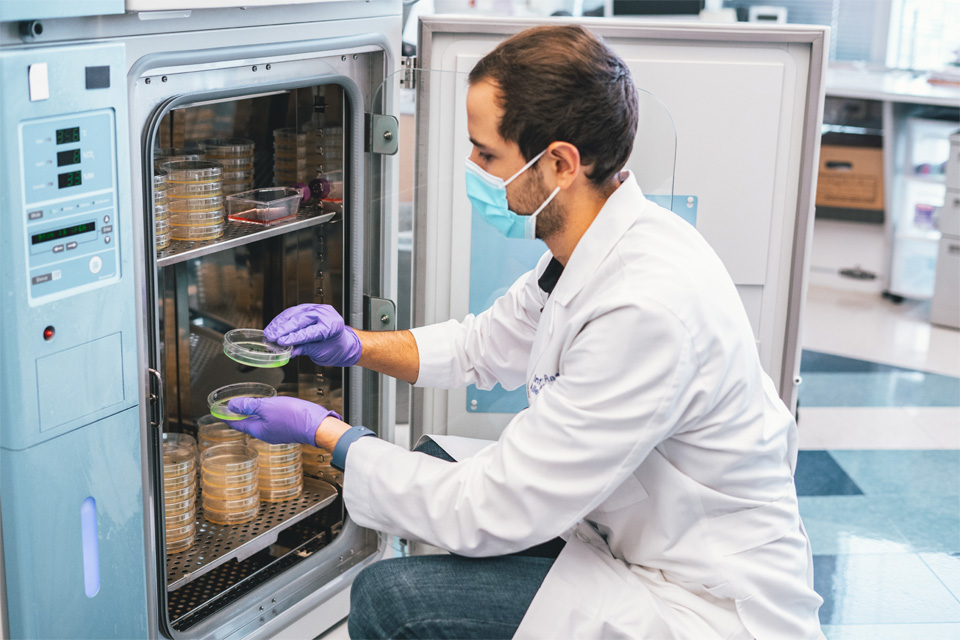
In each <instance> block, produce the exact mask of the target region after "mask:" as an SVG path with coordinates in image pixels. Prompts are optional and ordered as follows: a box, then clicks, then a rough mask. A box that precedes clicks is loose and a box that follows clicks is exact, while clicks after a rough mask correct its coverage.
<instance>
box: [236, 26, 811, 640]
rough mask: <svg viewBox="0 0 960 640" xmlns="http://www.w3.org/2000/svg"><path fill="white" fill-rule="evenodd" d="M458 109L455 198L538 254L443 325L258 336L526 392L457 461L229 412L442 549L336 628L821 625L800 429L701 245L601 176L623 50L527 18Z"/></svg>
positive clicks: (727, 630)
mask: <svg viewBox="0 0 960 640" xmlns="http://www.w3.org/2000/svg"><path fill="white" fill-rule="evenodd" d="M467 116H468V129H469V133H470V140H471V142H472V143H473V151H472V153H471V155H470V158H469V160H468V162H467V190H468V195H469V197H470V200H471V202H472V203H473V206H474V210H475V211H477V212H478V213H479V214H480V215H482V216H484V217H485V218H486V219H487V220H488V221H489V222H491V224H493V225H494V226H496V227H497V228H498V229H500V230H501V231H502V232H504V233H505V234H506V235H508V236H511V237H530V236H532V235H533V233H534V231H535V233H536V235H537V237H540V238H542V239H543V241H544V242H545V243H546V245H547V247H548V249H549V252H548V253H547V254H545V255H544V256H543V258H542V259H541V260H540V263H539V264H538V265H537V267H536V269H534V270H533V271H531V272H530V273H528V274H526V275H524V276H522V277H521V278H520V279H519V280H518V281H517V282H516V283H515V284H514V285H513V286H512V287H511V289H510V290H509V291H508V292H507V293H506V294H505V295H504V296H503V297H501V298H500V299H498V300H497V301H496V302H495V303H494V305H493V306H492V308H491V309H489V310H488V311H486V312H484V313H482V314H480V315H478V316H476V317H473V316H468V317H467V318H465V319H464V320H463V321H462V322H457V321H453V320H451V321H449V322H446V323H441V324H438V325H433V326H429V327H423V328H419V329H414V330H413V331H410V332H407V331H403V332H392V333H366V332H358V331H354V330H352V329H350V328H346V327H344V326H343V321H342V319H341V318H340V317H339V316H338V315H337V314H336V313H335V312H334V311H333V310H332V309H331V308H329V307H324V306H320V305H300V306H298V307H294V308H292V309H288V310H286V311H284V312H283V313H282V314H280V316H278V317H277V318H276V319H274V321H273V322H271V323H270V325H269V326H268V327H267V329H266V333H267V334H268V337H271V338H272V339H276V340H277V341H278V342H279V343H281V344H295V345H297V346H296V348H295V351H294V354H296V355H308V356H310V357H311V358H312V359H313V360H314V361H315V362H317V363H320V364H324V365H332V366H351V365H353V364H359V365H360V366H364V367H368V368H370V369H374V370H376V371H380V372H383V373H386V374H388V375H392V376H395V377H397V378H400V379H403V380H407V381H410V382H414V383H416V384H418V385H422V386H436V387H455V386H462V385H466V384H476V385H478V386H479V387H481V388H490V387H491V386H493V385H494V384H495V383H496V382H500V383H502V384H503V386H504V387H506V388H513V387H517V386H519V385H520V384H524V383H525V384H526V390H527V398H528V401H529V408H528V409H526V410H524V411H522V412H521V413H519V414H518V415H517V416H515V417H514V419H513V420H512V421H511V422H510V424H509V425H508V426H507V428H506V429H505V431H504V432H503V434H502V435H501V437H500V439H499V441H498V442H496V443H494V444H491V445H489V446H487V447H486V448H484V449H482V450H480V451H479V452H477V453H476V454H475V455H473V456H471V457H468V458H466V459H463V460H461V461H459V462H456V463H451V462H448V461H445V460H441V459H438V458H437V457H431V456H428V455H423V454H422V453H418V452H409V451H405V450H403V449H402V448H400V447H397V446H394V445H392V444H390V443H387V442H384V441H381V440H378V439H377V438H374V437H363V436H364V435H365V434H364V431H363V430H362V428H358V427H352V428H351V427H350V426H349V425H347V424H345V423H344V422H342V421H341V420H339V419H338V417H337V416H335V414H334V415H331V412H329V411H328V410H326V409H324V408H322V407H318V406H317V405H314V404H311V403H309V402H306V401H302V400H297V399H292V398H275V399H271V400H250V399H248V400H235V401H231V403H230V408H231V409H232V410H235V411H239V412H241V413H245V414H250V415H251V416H252V417H250V418H247V419H246V420H244V421H241V422H239V423H236V424H237V425H238V428H241V429H243V430H245V431H248V432H249V433H252V434H254V435H256V436H257V437H260V438H264V439H266V440H268V441H300V442H308V443H316V444H318V445H319V446H322V447H325V448H327V449H331V450H333V451H334V456H333V457H334V464H335V465H340V466H342V467H343V468H344V470H345V471H344V500H345V503H346V506H347V509H348V511H349V512H350V515H351V517H352V518H353V519H354V520H355V521H356V522H357V523H358V524H360V525H362V526H366V527H372V528H376V529H380V530H383V531H387V532H390V533H394V534H397V535H400V536H403V537H407V538H411V539H417V540H422V541H425V542H428V543H430V544H433V545H436V546H438V547H442V548H444V549H447V550H449V551H450V552H451V554H453V555H444V556H429V557H417V558H403V559H397V560H389V561H385V562H380V563H376V564H374V565H372V566H371V567H369V568H367V569H365V570H364V571H363V572H362V573H361V574H360V575H359V577H358V579H357V581H356V583H355V585H354V588H353V593H352V611H351V616H350V632H351V635H352V636H354V637H421V638H422V637H456V638H465V637H482V638H493V637H511V636H514V635H516V636H536V637H544V638H562V637H577V638H587V637H603V638H610V637H635V638H691V639H696V640H703V639H705V638H815V637H817V636H818V635H819V623H818V619H817V609H818V607H819V606H820V603H821V602H822V600H821V599H820V597H819V596H818V595H817V594H816V593H815V592H814V591H813V588H812V573H811V571H812V566H811V556H810V546H809V543H808V540H807V537H806V534H805V533H804V531H803V528H802V525H801V523H800V518H799V514H798V511H797V498H796V491H795V488H794V483H793V467H794V464H795V461H796V440H797V432H796V425H795V423H794V422H793V419H792V417H791V415H790V413H789V411H788V410H787V409H786V407H785V406H784V405H783V404H782V402H781V401H780V400H779V398H778V397H777V394H776V391H775V390H774V387H773V384H772V382H771V381H770V379H769V378H768V377H767V375H766V374H765V373H764V372H763V370H762V369H761V366H760V362H759V358H758V355H757V350H756V344H755V342H754V337H753V332H752V330H751V328H750V324H749V321H748V319H747V316H746V314H745V312H744V310H743V307H742V304H741V302H740V299H739V297H738V295H737V292H736V288H735V287H734V284H733V282H732V281H731V279H730V277H729V276H728V275H727V273H726V271H725V270H724V268H723V265H722V264H721V262H720V260H719V258H718V257H717V256H716V255H715V254H714V252H713V251H712V250H711V249H710V247H709V246H708V245H707V244H706V242H705V241H704V240H703V239H702V238H701V237H700V235H699V234H698V233H697V232H696V230H695V229H693V227H691V226H690V225H688V224H687V223H686V222H684V221H683V220H681V219H680V218H679V217H677V216H675V215H674V214H673V213H671V212H670V211H667V210H665V209H662V208H659V207H657V206H656V205H654V204H652V203H651V202H649V201H647V200H646V199H645V198H644V197H643V194H642V193H641V192H640V189H639V187H638V186H637V184H636V181H635V179H634V177H633V176H631V175H630V174H629V173H626V172H621V171H620V169H621V168H622V167H623V166H624V164H625V163H626V161H627V158H628V157H629V155H630V151H631V146H632V141H633V139H634V136H635V132H636V126H637V93H636V89H635V87H634V85H633V81H632V79H631V76H630V73H629V71H628V69H627V67H626V65H625V63H624V62H623V61H622V60H620V59H619V58H618V57H617V56H616V55H615V54H613V53H612V52H611V51H610V50H609V49H608V48H607V47H606V46H604V45H603V44H602V43H600V42H599V41H598V40H597V39H596V38H594V37H593V36H591V35H590V34H589V33H588V32H586V31H585V30H583V29H582V28H580V27H576V26H559V27H541V28H537V29H531V30H529V31H525V32H523V33H521V34H519V35H517V36H515V37H513V38H511V39H510V40H507V41H506V42H504V43H502V44H501V45H500V46H499V47H497V48H496V49H495V50H494V51H493V52H491V53H490V54H488V55H487V56H486V57H484V58H483V59H482V60H481V61H480V62H479V63H478V64H477V66H476V67H475V68H474V69H473V71H472V72H471V74H470V87H469V92H468V95H467ZM518 214H519V215H518ZM318 427H319V428H318ZM347 452H349V454H348V453H347ZM433 453H434V455H437V456H441V457H442V456H443V452H442V451H437V450H435V451H434V452H433ZM557 536H560V537H561V538H562V540H564V541H565V543H564V542H561V544H562V545H563V546H562V550H560V551H559V555H557V554H556V552H553V553H551V552H550V550H549V549H546V548H545V547H543V546H542V545H543V543H546V542H548V541H550V540H552V539H554V538H555V537H557ZM531 549H533V551H530V550H531ZM554 556H555V557H554Z"/></svg>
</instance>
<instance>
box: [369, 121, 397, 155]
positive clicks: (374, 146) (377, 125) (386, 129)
mask: <svg viewBox="0 0 960 640" xmlns="http://www.w3.org/2000/svg"><path fill="white" fill-rule="evenodd" d="M399 148H400V123H399V122H398V121H397V119H396V118H394V117H393V116H388V115H380V114H376V113H368V114H367V151H369V152H370V153H378V154H380V155H385V156H392V155H394V154H396V153H397V150H398V149H399Z"/></svg>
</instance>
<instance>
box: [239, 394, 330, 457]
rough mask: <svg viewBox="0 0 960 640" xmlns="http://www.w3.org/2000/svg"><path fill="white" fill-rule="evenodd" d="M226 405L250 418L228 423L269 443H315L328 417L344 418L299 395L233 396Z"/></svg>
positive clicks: (315, 444)
mask: <svg viewBox="0 0 960 640" xmlns="http://www.w3.org/2000/svg"><path fill="white" fill-rule="evenodd" d="M227 408H229V409H230V411H232V412H234V413H240V414H243V415H245V416H250V417H249V418H244V419H243V420H235V421H233V422H231V423H230V426H231V427H233V428H234V429H236V430H237V431H243V432H244V433H249V434H250V435H251V436H253V437H254V438H257V439H259V440H263V441H264V442H269V443H270V444H287V443H290V442H299V443H300V444H308V445H310V446H311V447H315V446H317V441H316V437H317V428H318V427H319V426H320V423H321V422H323V420H324V418H326V417H327V416H333V417H334V418H337V419H338V420H343V418H341V417H340V414H338V413H337V412H336V411H331V410H330V409H327V408H326V407H322V406H320V405H319V404H314V403H312V402H307V401H306V400H301V399H300V398H290V397H287V396H279V397H276V398H233V399H232V400H230V402H228V403H227Z"/></svg>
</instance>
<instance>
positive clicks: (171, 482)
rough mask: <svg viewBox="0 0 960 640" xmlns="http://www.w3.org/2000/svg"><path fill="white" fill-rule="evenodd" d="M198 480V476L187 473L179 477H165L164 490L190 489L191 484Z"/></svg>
mask: <svg viewBox="0 0 960 640" xmlns="http://www.w3.org/2000/svg"><path fill="white" fill-rule="evenodd" d="M196 479H197V476H196V474H194V473H185V474H183V475H179V476H168V477H164V479H163V490H164V491H173V490H174V489H182V488H183V487H188V486H190V484H191V483H193V482H196Z"/></svg>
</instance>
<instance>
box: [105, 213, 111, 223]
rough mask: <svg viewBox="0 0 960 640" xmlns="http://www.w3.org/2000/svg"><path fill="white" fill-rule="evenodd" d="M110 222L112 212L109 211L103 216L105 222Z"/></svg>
mask: <svg viewBox="0 0 960 640" xmlns="http://www.w3.org/2000/svg"><path fill="white" fill-rule="evenodd" d="M109 222H110V214H109V213H108V214H107V215H105V216H103V223H104V224H109Z"/></svg>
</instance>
